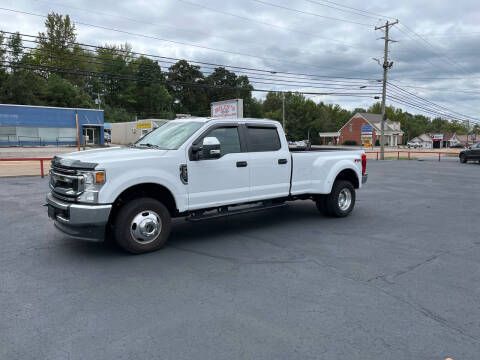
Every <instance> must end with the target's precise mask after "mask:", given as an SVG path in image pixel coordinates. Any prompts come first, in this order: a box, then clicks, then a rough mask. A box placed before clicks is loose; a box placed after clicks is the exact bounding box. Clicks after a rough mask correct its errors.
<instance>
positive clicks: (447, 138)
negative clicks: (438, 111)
mask: <svg viewBox="0 0 480 360" xmlns="http://www.w3.org/2000/svg"><path fill="white" fill-rule="evenodd" d="M454 135H455V133H453V132H451V133H443V141H450V140H451V139H452V138H453V136H454Z"/></svg>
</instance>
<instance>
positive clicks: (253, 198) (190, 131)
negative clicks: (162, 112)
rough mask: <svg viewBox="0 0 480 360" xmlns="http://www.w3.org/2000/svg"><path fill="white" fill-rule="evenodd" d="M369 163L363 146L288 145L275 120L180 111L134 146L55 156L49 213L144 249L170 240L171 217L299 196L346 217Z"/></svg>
mask: <svg viewBox="0 0 480 360" xmlns="http://www.w3.org/2000/svg"><path fill="white" fill-rule="evenodd" d="M366 165H367V160H366V156H365V153H364V152H363V150H348V149H343V148H342V149H332V148H328V149H312V150H303V151H292V150H289V148H288V143H287V140H286V138H285V134H284V132H283V129H282V127H281V125H280V124H279V123H278V122H276V121H272V120H261V119H239V120H225V119H211V118H185V119H178V120H172V121H169V122H168V123H167V124H165V125H163V126H162V127H160V128H158V129H156V130H154V131H153V132H151V133H149V134H148V135H146V136H145V137H143V138H142V139H140V140H139V141H138V142H137V143H135V144H134V145H133V146H131V147H114V148H108V149H95V150H88V151H83V152H74V153H70V154H62V155H59V156H56V157H55V158H54V159H53V160H52V164H51V171H50V192H49V193H48V195H47V204H48V215H49V217H50V218H51V219H53V220H54V224H55V226H56V227H57V228H58V229H59V230H61V231H62V232H64V233H65V234H67V235H70V236H72V237H77V238H83V239H89V240H100V241H101V240H103V239H104V238H105V236H110V235H113V237H114V238H115V240H116V241H117V243H118V244H119V245H120V246H121V247H123V248H124V249H125V250H127V251H129V252H131V253H137V254H138V253H144V252H148V251H153V250H157V249H159V248H160V247H161V246H162V245H163V244H164V243H165V241H166V240H167V238H168V236H169V233H170V227H171V218H173V217H185V218H186V219H187V220H190V221H197V220H204V219H211V218H216V217H220V216H226V215H234V214H239V213H245V212H250V211H257V210H264V209H269V208H273V207H277V206H280V205H282V204H283V203H284V202H285V201H291V200H298V199H301V200H304V199H311V200H313V201H314V202H315V203H316V205H317V208H318V210H319V211H320V212H322V213H324V214H326V215H330V216H335V217H344V216H347V215H349V214H350V212H351V211H352V210H353V208H354V205H355V198H356V197H355V191H356V189H359V188H361V187H362V184H363V183H365V182H366V181H367V174H366Z"/></svg>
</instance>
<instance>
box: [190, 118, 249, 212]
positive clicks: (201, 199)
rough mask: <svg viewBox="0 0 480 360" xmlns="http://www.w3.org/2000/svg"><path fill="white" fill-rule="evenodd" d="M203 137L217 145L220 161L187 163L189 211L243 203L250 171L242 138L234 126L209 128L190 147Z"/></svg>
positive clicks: (247, 196) (224, 124)
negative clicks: (217, 143)
mask: <svg viewBox="0 0 480 360" xmlns="http://www.w3.org/2000/svg"><path fill="white" fill-rule="evenodd" d="M206 137H215V138H216V139H218V141H219V142H220V157H219V158H213V159H204V158H202V157H200V158H199V159H195V160H194V159H193V158H192V154H191V149H190V150H189V154H188V155H187V156H188V159H187V168H188V207H189V209H190V210H195V209H205V208H209V207H217V206H222V205H230V204H236V203H241V202H247V201H248V200H249V196H250V167H249V166H248V165H249V164H248V154H247V152H246V148H245V144H244V142H245V141H244V140H243V137H241V136H240V130H239V126H238V124H236V123H230V124H228V123H221V124H215V125H213V126H211V127H209V128H208V129H207V130H206V131H205V132H204V133H203V134H202V135H200V136H199V137H198V138H197V139H196V140H195V141H194V144H201V143H202V141H203V139H204V138H206Z"/></svg>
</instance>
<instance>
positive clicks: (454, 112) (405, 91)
mask: <svg viewBox="0 0 480 360" xmlns="http://www.w3.org/2000/svg"><path fill="white" fill-rule="evenodd" d="M389 84H390V85H392V86H393V87H394V88H395V89H398V90H399V91H401V92H403V93H406V94H408V95H410V96H413V97H415V98H417V99H420V100H422V101H424V102H426V103H428V104H431V105H433V106H436V107H438V108H441V109H444V110H447V111H449V112H451V113H453V114H456V115H459V116H462V117H465V118H469V119H472V120H475V121H480V119H477V118H474V117H471V116H468V115H465V114H461V113H459V112H457V111H454V110H450V109H449V108H446V107H444V106H442V105H439V104H437V103H434V102H432V101H430V100H427V99H425V98H423V97H421V96H418V95H416V94H414V93H412V92H410V91H407V90H405V89H402V88H401V87H399V86H397V85H395V84H392V83H390V82H389Z"/></svg>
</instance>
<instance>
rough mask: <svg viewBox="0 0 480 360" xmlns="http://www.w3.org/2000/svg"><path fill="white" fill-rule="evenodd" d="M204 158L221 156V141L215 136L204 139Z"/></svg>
mask: <svg viewBox="0 0 480 360" xmlns="http://www.w3.org/2000/svg"><path fill="white" fill-rule="evenodd" d="M202 148H203V151H202V158H203V159H218V158H219V157H220V156H221V152H220V141H218V139H217V138H216V137H215V136H207V137H206V138H204V139H203V146H202Z"/></svg>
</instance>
